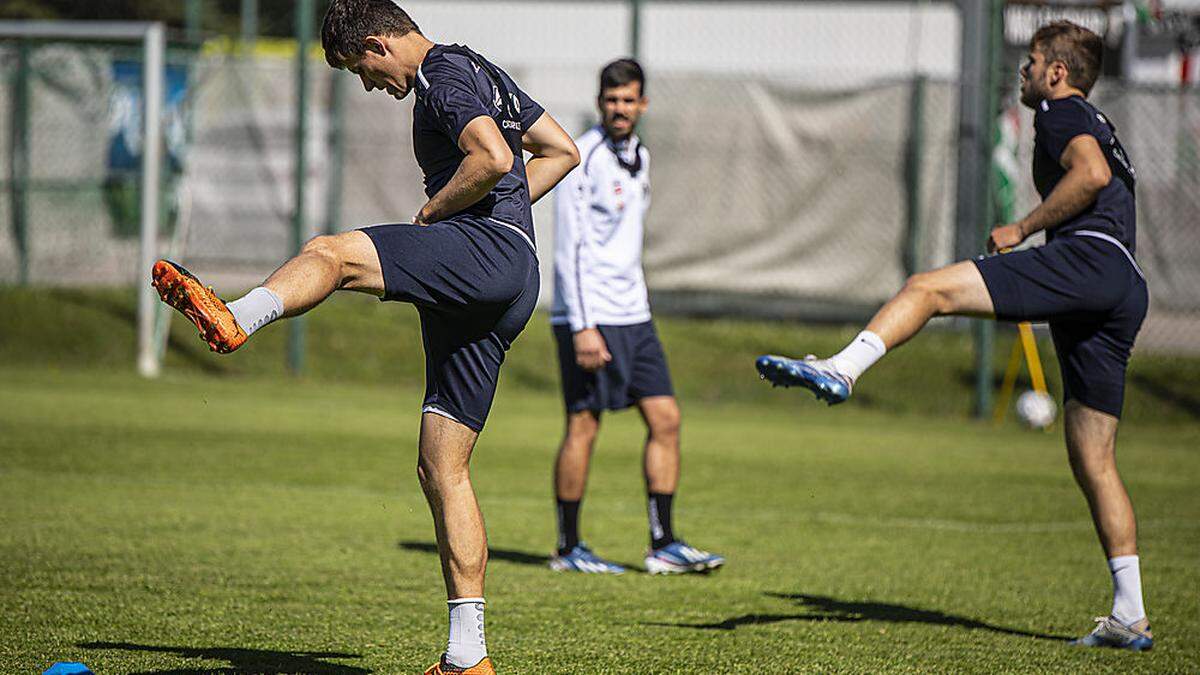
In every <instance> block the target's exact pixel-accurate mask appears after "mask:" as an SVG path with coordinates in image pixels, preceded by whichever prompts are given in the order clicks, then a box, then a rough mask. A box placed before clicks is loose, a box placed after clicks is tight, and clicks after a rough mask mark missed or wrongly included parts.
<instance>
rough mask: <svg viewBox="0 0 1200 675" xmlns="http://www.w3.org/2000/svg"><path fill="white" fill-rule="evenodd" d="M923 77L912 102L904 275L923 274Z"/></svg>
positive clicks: (918, 79) (915, 81)
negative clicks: (921, 272)
mask: <svg viewBox="0 0 1200 675" xmlns="http://www.w3.org/2000/svg"><path fill="white" fill-rule="evenodd" d="M926 80H927V78H926V77H925V75H923V74H918V75H916V76H914V77H913V81H912V92H911V94H910V96H909V99H908V147H907V148H905V150H906V152H905V155H906V156H905V161H904V189H905V197H906V200H905V201H906V204H905V206H906V212H905V223H904V225H905V237H906V240H905V242H904V271H905V273H906V274H908V275H910V276H911V275H913V274H916V273H917V272H920V271H921V248H922V246H923V245H924V241H923V239H924V237H923V235H924V229H925V225H924V222H923V221H922V219H921V171H922V154H921V152H922V150H923V149H924V146H925V82H926Z"/></svg>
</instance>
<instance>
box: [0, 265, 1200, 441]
mask: <svg viewBox="0 0 1200 675" xmlns="http://www.w3.org/2000/svg"><path fill="white" fill-rule="evenodd" d="M0 310H2V311H0V364H24V365H29V366H43V367H46V368H49V369H58V370H73V369H78V368H85V369H93V368H104V369H113V370H120V371H132V369H133V364H134V353H135V340H134V326H133V321H134V297H133V293H132V291H129V290H91V291H79V290H64V289H19V288H0ZM304 320H305V322H306V326H307V352H306V359H305V365H304V379H305V380H307V381H331V382H359V383H367V384H388V385H392V386H397V385H398V386H406V387H413V388H417V387H423V386H424V383H425V379H424V377H425V376H424V367H425V364H424V358H423V355H422V351H421V335H420V327H419V325H418V322H417V318H416V313H415V311H414V310H413V309H412V308H411V307H410V306H407V305H402V304H398V303H380V302H378V301H376V300H375V299H374V298H371V297H367V296H363V295H356V294H353V293H345V294H343V293H338V294H335V295H334V296H333V297H332V298H331V299H330V300H328V301H327V302H326V303H324V304H322V305H321V307H319V308H318V309H317V310H315V311H313V312H310V313H309V314H308V315H306V316H305V317H304ZM171 321H172V323H171V340H170V343H169V348H168V350H167V356H166V362H165V370H166V372H169V373H202V374H208V375H215V376H223V377H233V378H238V377H256V376H271V377H282V376H286V375H287V368H286V365H285V362H286V358H285V355H286V353H287V334H288V328H287V327H286V324H282V323H281V324H276V325H272V326H268V327H267V328H266V329H264V330H263V331H262V332H260V333H258V334H256V335H255V336H254V338H253V339H252V340H251V341H250V342H249V343H248V344H247V345H246V346H245V347H243V348H242V349H240V350H238V351H237V352H236V353H235V354H233V355H230V356H225V357H222V356H217V355H215V354H212V353H210V352H209V351H208V349H207V347H206V346H205V345H204V344H203V343H202V342H201V341H200V340H199V339H197V337H196V330H195V328H194V327H192V325H191V324H190V323H188V322H187V321H186V320H184V319H183V318H182V317H180V316H178V315H176V314H175V313H172V318H171ZM657 324H658V328H659V332H660V334H661V336H662V339H663V343H664V345H665V348H666V352H667V357H668V360H669V361H670V363H671V370H672V377H673V379H674V381H675V386H676V389H677V391H678V392H679V394H680V396H681V397H682V398H685V399H687V400H689V401H695V402H703V403H727V402H736V403H753V404H755V405H759V406H764V407H768V408H772V409H774V410H778V411H785V410H796V408H795V406H794V401H793V400H792V398H791V397H785V396H779V395H777V392H773V391H771V388H770V387H767V386H764V385H763V384H762V383H761V382H759V380H758V378H757V375H756V373H755V372H754V359H755V358H756V357H757V356H759V355H760V354H764V353H783V354H787V355H791V356H803V355H804V354H805V353H807V352H811V353H816V354H821V355H827V354H830V353H833V352H835V351H837V350H838V349H840V348H841V347H842V346H844V345H845V344H846V343H847V342H849V341H850V340H851V339H853V337H854V335H855V334H857V332H858V330H859V327H856V326H826V325H809V324H802V323H795V322H765V321H741V320H698V319H687V318H678V317H661V318H659V319H657ZM1014 339H1015V332H1014V331H1013V330H1012V327H1011V326H1007V325H1006V326H1004V327H1003V328H1002V329H1001V331H1000V334H999V337H998V338H997V340H996V348H995V353H994V355H993V357H994V358H993V361H994V364H995V368H994V373H995V380H996V382H997V386H998V385H999V380H1000V378H1001V376H1002V375H1003V372H1004V367H1005V364H1006V363H1007V360H1008V356H1009V352H1010V350H1011V348H1012V344H1013V341H1014ZM1040 351H1041V354H1042V362H1043V365H1044V367H1045V370H1046V375H1047V379H1048V380H1049V385H1050V390H1051V393H1052V394H1054V395H1055V396H1056V397H1059V396H1060V395H1061V392H1062V388H1061V385H1060V382H1059V375H1058V367H1057V365H1056V363H1055V361H1054V356H1053V354H1054V351H1053V346H1052V345H1051V344H1050V342H1049V340H1048V339H1047V340H1042V341H1041V349H1040ZM554 355H555V348H554V345H553V342H552V338H551V333H550V328H549V326H548V325H547V317H546V315H545V314H544V313H538V314H536V315H534V317H533V319H532V320H531V321H530V324H529V326H528V328H526V330H525V332H524V333H523V334H522V335H521V337H520V338H519V339H518V340H517V342H516V344H515V345H514V347H513V349H512V351H510V352H509V354H508V358H507V362H506V364H505V367H504V371H503V375H502V378H501V379H502V387H504V388H507V387H514V388H520V389H526V390H530V391H535V392H543V393H554V392H557V391H558V386H559V384H558V366H557V362H556V357H555V356H554ZM973 364H974V357H973V355H972V347H971V339H970V336H969V334H968V333H967V332H962V331H951V330H945V329H944V326H943V327H941V328H940V329H939V327H936V326H935V327H931V328H929V329H927V330H926V331H924V332H923V333H921V334H920V335H918V336H917V337H916V338H914V339H913V340H912V341H911V342H909V343H908V344H906V345H904V346H903V347H901V348H900V349H899V350H897V351H896V352H894V353H893V354H890V355H889V356H888V357H887V358H885V359H884V361H883V362H881V363H880V364H879V365H878V366H877V367H875V368H873V369H872V370H871V372H870V373H869V374H868V375H866V376H865V377H863V378H862V381H861V382H860V385H859V386H858V387H857V388H856V389H855V393H854V397H855V399H854V400H855V405H856V406H859V407H863V408H867V409H870V410H877V411H883V412H895V413H915V414H921V415H934V416H945V417H953V418H960V419H961V418H965V417H967V416H969V415H970V413H971V407H972V404H973V403H972V402H973V400H974V398H973V388H974V381H975V380H974V378H975V375H974V370H973V367H974V366H973ZM1195 382H1200V359H1194V358H1184V357H1167V356H1157V355H1149V354H1136V355H1135V356H1134V358H1133V360H1132V363H1131V367H1130V374H1129V384H1128V387H1127V395H1126V404H1125V411H1124V415H1123V420H1124V421H1125V422H1126V423H1127V426H1128V425H1143V424H1144V425H1159V424H1172V425H1174V424H1184V425H1187V424H1197V423H1200V393H1198V392H1197V391H1196V388H1195V386H1194V383H1195ZM1028 386H1029V385H1028V379H1027V375H1025V374H1024V373H1023V374H1022V377H1021V379H1020V380H1019V387H1018V390H1021V389H1025V388H1028ZM799 410H800V412H798V413H797V414H801V415H810V414H820V413H819V412H818V411H817V409H816V408H814V407H811V406H805V407H803V408H800V409H799ZM1012 418H1013V416H1012V415H1011V414H1010V415H1009V419H1010V421H1011V420H1012Z"/></svg>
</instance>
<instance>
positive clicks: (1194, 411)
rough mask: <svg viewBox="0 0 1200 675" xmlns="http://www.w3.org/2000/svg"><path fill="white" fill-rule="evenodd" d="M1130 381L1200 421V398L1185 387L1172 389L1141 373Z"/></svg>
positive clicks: (1131, 377)
mask: <svg viewBox="0 0 1200 675" xmlns="http://www.w3.org/2000/svg"><path fill="white" fill-rule="evenodd" d="M1129 381H1130V383H1131V384H1133V385H1135V386H1137V387H1138V388H1139V389H1141V390H1142V391H1144V392H1146V393H1147V394H1150V395H1151V396H1153V397H1154V398H1156V399H1158V400H1160V401H1162V402H1163V403H1166V404H1168V405H1171V406H1174V407H1175V408H1177V409H1179V410H1180V411H1181V412H1184V413H1186V414H1187V415H1188V416H1190V417H1191V418H1192V419H1200V397H1197V396H1195V395H1193V394H1192V393H1190V392H1188V391H1184V389H1183V387H1172V386H1170V385H1168V384H1167V383H1165V382H1160V381H1158V380H1155V379H1152V378H1149V377H1147V376H1145V375H1142V374H1141V373H1134V374H1133V375H1130V376H1129ZM1185 386H1186V385H1185Z"/></svg>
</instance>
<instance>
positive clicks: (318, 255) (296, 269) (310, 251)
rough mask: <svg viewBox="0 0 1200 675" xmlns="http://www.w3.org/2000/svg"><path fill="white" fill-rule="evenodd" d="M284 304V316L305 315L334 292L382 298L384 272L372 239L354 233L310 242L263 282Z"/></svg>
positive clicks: (360, 233) (357, 232)
mask: <svg viewBox="0 0 1200 675" xmlns="http://www.w3.org/2000/svg"><path fill="white" fill-rule="evenodd" d="M262 285H263V287H264V288H269V289H271V290H272V291H273V292H274V293H275V294H276V295H278V296H279V299H280V300H281V301H282V302H283V316H285V317H290V316H296V315H298V314H303V313H304V312H307V311H308V310H310V309H312V308H313V307H316V306H317V305H318V304H320V303H321V301H322V300H324V299H325V298H327V297H329V296H330V295H331V294H332V293H333V292H334V291H340V290H347V291H360V292H363V293H371V294H374V295H383V271H382V270H381V269H380V266H379V253H378V252H377V251H376V250H375V244H373V243H372V242H371V238H370V237H368V236H367V235H366V234H364V233H363V232H360V231H358V230H353V231H351V232H344V233H342V234H336V235H326V236H321V237H315V238H313V239H310V240H308V242H307V243H305V244H304V247H303V248H302V249H301V250H300V255H298V256H296V257H295V258H292V259H291V260H288V261H287V262H285V263H284V264H283V265H281V266H280V267H279V269H277V270H275V272H274V273H272V274H271V276H269V277H267V280H266V281H264V282H263V284H262Z"/></svg>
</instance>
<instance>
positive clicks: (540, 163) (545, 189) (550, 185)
mask: <svg viewBox="0 0 1200 675" xmlns="http://www.w3.org/2000/svg"><path fill="white" fill-rule="evenodd" d="M578 164H579V155H577V154H572V153H567V154H562V155H551V156H548V157H537V156H535V157H533V158H531V159H530V160H529V161H528V162H526V163H525V177H526V178H527V179H528V181H529V201H530V202H531V203H533V202H537V200H539V199H541V198H542V197H544V196H546V194H548V193H549V192H550V191H551V190H553V189H554V186H555V185H558V183H559V181H561V180H562V179H563V178H565V177H566V175H567V174H569V173H571V169H574V168H575V167H576V166H577V165H578Z"/></svg>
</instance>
